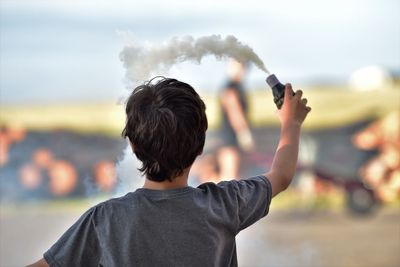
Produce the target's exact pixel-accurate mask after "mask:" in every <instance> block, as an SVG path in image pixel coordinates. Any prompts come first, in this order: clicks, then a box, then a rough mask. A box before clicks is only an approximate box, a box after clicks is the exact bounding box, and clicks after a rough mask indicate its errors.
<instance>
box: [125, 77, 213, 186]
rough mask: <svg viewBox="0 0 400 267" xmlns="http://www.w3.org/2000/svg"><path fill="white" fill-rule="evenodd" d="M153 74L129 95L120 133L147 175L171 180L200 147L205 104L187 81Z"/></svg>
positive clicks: (181, 170)
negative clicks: (128, 141) (127, 141)
mask: <svg viewBox="0 0 400 267" xmlns="http://www.w3.org/2000/svg"><path fill="white" fill-rule="evenodd" d="M156 78H157V77H156ZM156 78H154V79H152V80H150V81H149V82H147V83H145V84H143V85H140V86H138V87H136V88H135V89H134V90H133V92H132V94H131V95H130V97H129V99H128V101H127V103H126V125H125V128H124V130H123V131H122V136H123V137H128V138H129V140H130V142H131V143H132V144H133V146H134V152H135V154H136V156H137V158H138V159H139V160H140V161H142V163H143V165H142V167H141V168H139V170H140V171H141V172H143V173H144V174H145V175H146V178H147V179H149V180H152V181H157V182H161V181H165V180H170V181H172V180H173V179H174V178H175V177H177V176H179V175H181V174H182V173H183V170H184V169H186V168H187V167H189V166H191V165H192V164H193V162H194V160H195V159H196V157H197V156H198V155H199V154H201V152H202V151H203V147H204V142H205V135H206V130H207V126H208V124H207V117H206V113H205V109H206V107H205V105H204V102H203V101H202V100H201V98H200V96H199V95H198V94H197V93H196V91H195V90H194V89H193V88H192V87H191V86H190V85H189V84H187V83H184V82H180V81H178V80H176V79H170V78H162V79H160V80H158V79H156Z"/></svg>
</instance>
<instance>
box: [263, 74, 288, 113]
mask: <svg viewBox="0 0 400 267" xmlns="http://www.w3.org/2000/svg"><path fill="white" fill-rule="evenodd" d="M266 81H267V84H268V85H269V87H271V89H272V94H273V96H274V102H275V105H276V106H277V107H278V109H281V107H282V104H283V98H284V96H285V86H284V85H283V84H282V83H281V82H280V81H279V80H278V78H276V76H275V74H271V75H269V76H268V77H267V79H266Z"/></svg>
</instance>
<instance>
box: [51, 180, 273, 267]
mask: <svg viewBox="0 0 400 267" xmlns="http://www.w3.org/2000/svg"><path fill="white" fill-rule="evenodd" d="M271 195H272V193H271V184H270V182H269V181H268V179H267V178H266V177H264V176H256V177H252V178H248V179H243V180H239V181H236V180H233V181H224V182H220V183H218V184H214V183H204V184H201V185H200V186H198V187H197V188H193V187H185V188H179V189H171V190H151V189H144V188H141V189H137V190H136V191H135V192H132V193H128V194H127V195H125V196H123V197H120V198H114V199H110V200H108V201H105V202H103V203H100V204H98V205H96V206H94V207H92V208H90V209H89V210H88V211H86V212H85V213H84V214H83V215H82V216H81V217H80V218H79V220H78V221H77V222H76V223H75V224H73V225H72V226H71V227H70V228H69V229H68V230H67V231H66V232H65V233H64V234H63V235H62V236H61V238H60V239H59V240H58V241H57V242H56V243H55V244H54V245H53V246H52V247H51V248H50V249H49V250H48V251H47V252H45V253H44V258H45V260H46V261H47V263H48V264H49V265H50V266H107V267H108V266H118V267H120V266H174V267H175V266H202V267H203V266H237V257H236V243H235V236H236V234H238V233H239V232H240V231H241V230H243V229H244V228H246V227H248V226H249V225H251V224H253V223H254V222H256V221H257V220H259V219H260V218H262V217H264V216H265V215H266V214H267V213H268V210H269V204H270V202H271Z"/></svg>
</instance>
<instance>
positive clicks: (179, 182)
mask: <svg viewBox="0 0 400 267" xmlns="http://www.w3.org/2000/svg"><path fill="white" fill-rule="evenodd" d="M189 170H190V168H187V169H186V170H184V172H183V174H182V175H180V176H178V177H176V178H174V179H173V180H172V181H169V180H165V181H162V182H155V181H152V180H149V179H147V178H146V180H145V182H144V185H143V188H146V189H153V190H168V189H178V188H183V187H187V186H188V183H187V181H188V176H189Z"/></svg>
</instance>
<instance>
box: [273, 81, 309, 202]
mask: <svg viewBox="0 0 400 267" xmlns="http://www.w3.org/2000/svg"><path fill="white" fill-rule="evenodd" d="M302 94H303V93H302V91H297V92H296V94H295V95H293V90H292V86H291V85H290V84H287V85H286V88H285V99H284V102H283V105H282V108H281V110H279V119H280V121H281V135H280V139H279V144H278V148H277V150H276V153H275V156H274V160H273V161H272V166H271V170H270V171H269V172H268V173H266V174H265V176H266V177H267V178H268V180H269V181H270V182H271V186H272V197H274V196H276V195H277V194H279V193H280V192H282V191H283V190H285V189H286V188H287V187H288V186H289V184H290V182H291V181H292V179H293V176H294V173H295V170H296V164H297V156H298V153H299V140H300V130H301V124H302V123H303V121H304V119H305V118H306V116H307V114H308V112H310V110H311V108H310V107H307V106H306V104H307V99H302V98H301V97H302Z"/></svg>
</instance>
